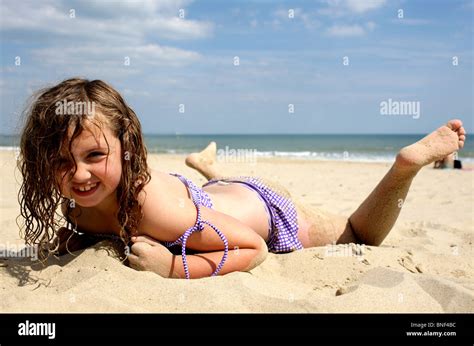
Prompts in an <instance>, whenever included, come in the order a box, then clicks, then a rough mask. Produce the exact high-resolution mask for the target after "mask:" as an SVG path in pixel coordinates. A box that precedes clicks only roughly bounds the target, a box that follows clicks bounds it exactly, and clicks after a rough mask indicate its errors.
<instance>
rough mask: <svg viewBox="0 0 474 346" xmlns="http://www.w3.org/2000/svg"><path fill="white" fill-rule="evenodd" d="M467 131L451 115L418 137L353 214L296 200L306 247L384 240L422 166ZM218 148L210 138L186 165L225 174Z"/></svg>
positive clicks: (456, 146) (445, 152)
mask: <svg viewBox="0 0 474 346" xmlns="http://www.w3.org/2000/svg"><path fill="white" fill-rule="evenodd" d="M465 135H466V131H465V130H464V128H463V127H462V122H461V121H460V120H451V121H449V122H448V123H447V124H446V125H445V126H442V127H440V128H439V129H437V130H436V131H434V132H432V133H430V134H429V135H428V136H426V137H424V138H423V139H421V140H420V141H418V142H416V143H414V144H412V145H410V146H407V147H405V148H403V149H402V150H401V151H400V152H399V154H398V155H397V158H396V160H395V163H394V164H393V166H392V167H391V168H390V170H389V171H388V172H387V174H386V175H385V177H384V178H383V179H382V180H381V181H380V182H379V184H378V185H377V186H376V187H375V189H374V190H373V191H372V193H371V194H370V195H369V196H368V197H367V198H366V199H365V201H364V202H362V204H361V205H360V206H359V208H357V210H356V211H355V212H354V213H353V214H352V215H351V216H350V217H349V218H347V217H343V216H339V215H334V214H331V213H327V212H324V211H322V210H319V209H316V208H307V207H305V206H303V205H301V204H300V203H298V202H297V201H296V202H295V205H296V208H297V212H298V226H299V232H298V237H299V238H300V240H301V242H302V243H303V246H304V247H313V246H322V245H326V244H330V243H333V242H337V243H350V242H362V243H365V244H368V245H380V244H381V243H382V241H383V240H384V239H385V237H386V236H387V235H388V233H389V232H390V230H391V229H392V227H393V225H394V224H395V221H396V220H397V218H398V215H399V214H400V210H401V207H402V205H403V202H404V201H405V198H406V196H407V193H408V189H409V188H410V185H411V182H412V181H413V178H414V177H415V176H416V174H417V173H418V172H419V170H420V169H421V168H422V167H424V166H426V165H428V164H431V163H432V162H434V161H437V160H440V159H443V158H444V157H446V156H447V155H449V154H451V153H453V152H455V151H456V150H458V149H460V148H462V147H463V146H464V141H465V139H466V136H465ZM215 152H216V149H215V143H214V142H211V144H209V146H208V147H207V148H206V149H204V150H203V151H202V152H200V153H196V154H192V155H190V156H189V157H188V158H187V159H186V164H187V165H188V166H190V167H192V168H195V169H196V170H198V171H199V172H200V173H201V174H203V175H204V176H205V177H206V178H207V179H212V178H216V177H221V176H223V174H222V172H221V171H220V170H219V169H218V167H217V164H216V160H215V157H216V155H215ZM193 155H194V156H193Z"/></svg>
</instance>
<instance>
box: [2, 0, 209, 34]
mask: <svg viewBox="0 0 474 346" xmlns="http://www.w3.org/2000/svg"><path fill="white" fill-rule="evenodd" d="M187 3H189V1H177V2H172V1H151V0H144V1H131V0H130V1H118V2H117V1H113V2H111V1H104V2H102V1H83V2H69V3H67V2H62V1H58V2H52V1H50V0H46V1H44V2H38V1H31V0H30V1H21V2H19V1H12V0H2V1H1V2H0V13H1V18H2V23H1V25H0V30H1V31H20V32H25V31H26V32H28V31H31V30H35V31H36V32H40V33H49V34H55V35H59V36H62V37H65V38H67V39H70V40H74V39H77V40H78V39H87V40H89V41H90V40H104V39H106V40H113V41H118V42H124V41H131V40H132V41H136V40H137V39H141V40H143V39H144V38H145V36H146V35H147V34H148V33H150V32H151V33H153V36H154V38H166V39H173V40H182V39H200V38H206V37H209V36H211V35H212V33H213V27H214V26H213V24H212V23H210V22H202V21H196V20H188V19H186V12H185V18H184V19H180V18H179V17H178V15H179V10H180V9H181V8H182V7H181V5H182V6H184V5H186V4H187ZM72 10H73V11H74V13H72V12H71V11H72ZM72 15H74V18H71V17H72Z"/></svg>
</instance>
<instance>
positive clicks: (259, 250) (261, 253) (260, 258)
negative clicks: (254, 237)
mask: <svg viewBox="0 0 474 346" xmlns="http://www.w3.org/2000/svg"><path fill="white" fill-rule="evenodd" d="M255 252H256V254H255V256H254V257H253V258H252V259H251V261H250V263H249V265H248V266H247V268H245V269H244V271H250V270H252V269H254V268H255V267H257V266H259V265H260V264H262V263H263V262H264V261H265V259H266V258H267V256H268V247H267V244H266V243H265V241H264V240H263V238H260V244H259V245H258V246H257V247H256V248H255Z"/></svg>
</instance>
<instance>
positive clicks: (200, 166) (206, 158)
mask: <svg viewBox="0 0 474 346" xmlns="http://www.w3.org/2000/svg"><path fill="white" fill-rule="evenodd" d="M216 152H217V145H216V142H211V143H209V145H208V146H207V147H206V148H205V149H204V150H202V151H201V152H199V153H192V154H190V155H188V157H186V160H185V163H186V165H187V166H188V167H191V168H193V169H195V170H197V171H198V172H199V173H201V174H202V175H204V176H205V177H206V178H207V179H212V178H213V175H214V174H213V171H215V168H214V165H215V163H216Z"/></svg>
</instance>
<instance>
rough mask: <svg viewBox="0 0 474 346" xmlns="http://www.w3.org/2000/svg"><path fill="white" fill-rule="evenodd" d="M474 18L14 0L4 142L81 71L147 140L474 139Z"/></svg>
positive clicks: (316, 7) (361, 4)
mask: <svg viewBox="0 0 474 346" xmlns="http://www.w3.org/2000/svg"><path fill="white" fill-rule="evenodd" d="M401 11H403V13H402V12H401ZM473 11H474V8H473V1H472V0H410V1H402V0H390V1H384V0H372V1H363V0H346V1H344V0H320V1H263V0H262V1H244V0H242V1H217V0H214V1H211V0H203V1H166V0H164V1H131V0H130V1H112V0H107V1H89V0H86V1H49V0H45V1H34V0H31V1H21V2H20V1H17V0H2V1H1V2H0V16H1V23H0V34H1V42H2V43H1V66H0V69H1V73H0V90H1V105H0V111H1V119H0V126H1V130H0V133H2V134H7V133H12V132H18V129H19V126H20V121H19V114H20V113H21V111H22V109H23V108H24V106H25V104H26V102H27V98H28V96H29V95H31V94H32V92H33V91H35V90H37V89H38V88H41V87H45V86H48V85H54V84H55V83H57V82H60V81H61V80H63V79H66V78H69V77H72V76H81V77H85V78H88V79H91V80H92V79H103V80H105V81H106V82H108V83H110V84H111V85H113V86H114V87H115V88H116V89H118V90H119V92H121V93H122V95H123V96H124V97H125V99H126V100H127V102H128V103H129V104H130V105H131V107H132V108H133V109H134V110H135V111H136V113H137V114H138V115H139V117H140V120H141V122H142V125H143V129H144V132H145V133H179V134H210V133H218V134H226V133H265V134H267V133H268V134H271V133H295V134H300V133H301V134H302V133H324V134H329V133H426V132H429V131H431V130H433V129H435V128H437V127H438V126H439V125H441V124H443V123H444V122H446V121H447V120H448V119H450V118H453V117H459V118H461V119H462V120H463V121H464V123H465V126H466V128H467V130H468V132H473V129H474V128H473V108H474V106H473V79H474V75H473ZM183 14H184V18H180V15H181V17H183ZM400 17H403V18H400ZM17 57H19V58H20V65H18V58H17ZM236 57H238V62H239V64H238V65H236V64H235V62H236ZM344 57H346V58H344ZM454 57H455V58H454ZM127 58H128V59H129V61H130V64H129V65H126V64H125V62H126V59H127ZM15 59H16V60H15ZM344 59H345V60H344ZM454 59H457V65H456V64H453V62H454ZM15 62H17V64H15ZM344 62H346V64H344ZM389 99H391V100H392V101H395V102H416V103H418V104H419V106H420V114H419V117H416V116H414V115H410V114H404V115H400V114H399V115H397V114H389V115H386V114H381V106H380V105H381V103H382V102H384V101H388V100H389ZM180 105H184V113H181V112H180V109H181V110H183V106H181V108H180ZM289 105H292V106H289ZM290 109H293V110H294V112H293V113H291V112H290V111H289V110H290Z"/></svg>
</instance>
